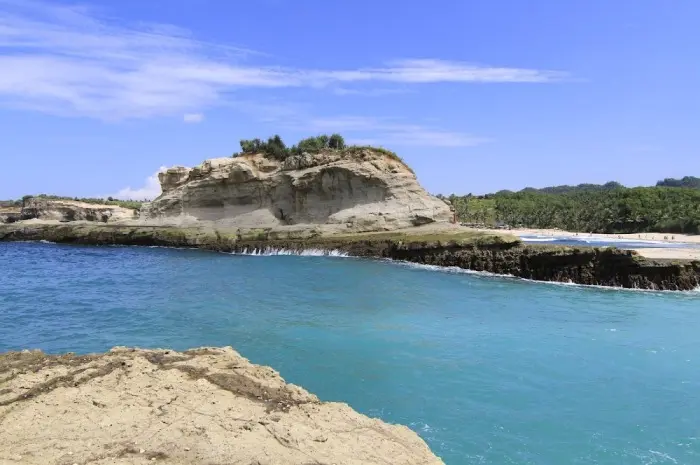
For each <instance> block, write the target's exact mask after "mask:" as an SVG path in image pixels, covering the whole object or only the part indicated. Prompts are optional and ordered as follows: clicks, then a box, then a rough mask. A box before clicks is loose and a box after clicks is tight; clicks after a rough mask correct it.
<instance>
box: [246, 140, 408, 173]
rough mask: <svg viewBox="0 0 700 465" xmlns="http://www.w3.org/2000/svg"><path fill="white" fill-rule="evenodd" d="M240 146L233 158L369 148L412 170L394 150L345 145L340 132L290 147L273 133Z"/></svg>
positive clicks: (350, 152) (349, 153) (354, 153)
mask: <svg viewBox="0 0 700 465" xmlns="http://www.w3.org/2000/svg"><path fill="white" fill-rule="evenodd" d="M240 146H241V150H240V152H234V154H233V155H232V156H233V157H234V158H235V157H239V156H242V155H246V154H256V153H262V154H264V155H265V156H266V157H268V158H272V159H274V160H280V161H283V160H285V159H286V158H287V157H290V156H293V155H302V154H304V153H310V154H314V153H320V152H327V151H333V152H337V153H340V154H341V155H343V156H357V155H360V154H361V153H362V152H363V151H366V150H371V151H374V152H378V153H381V154H383V155H386V156H388V157H389V158H391V159H393V160H396V161H398V162H400V163H402V164H403V165H404V166H406V168H408V169H409V170H410V171H411V172H413V170H412V169H411V168H410V167H409V166H408V165H407V164H406V162H404V161H403V159H402V158H401V157H399V156H398V155H397V154H396V153H395V152H392V151H391V150H387V149H385V148H383V147H373V146H369V145H347V144H346V143H345V138H344V137H343V136H341V135H340V134H330V135H328V134H320V135H318V136H313V137H307V138H306V139H302V140H300V141H299V142H297V143H296V144H294V145H292V146H291V147H288V146H287V144H285V142H284V141H283V140H282V138H281V137H280V136H279V135H277V134H275V135H274V136H271V137H268V138H267V140H263V139H257V138H256V139H242V140H241V141H240Z"/></svg>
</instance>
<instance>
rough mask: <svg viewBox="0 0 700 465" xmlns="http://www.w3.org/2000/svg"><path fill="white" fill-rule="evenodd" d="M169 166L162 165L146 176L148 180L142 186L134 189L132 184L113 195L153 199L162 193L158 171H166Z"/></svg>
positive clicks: (134, 198)
mask: <svg viewBox="0 0 700 465" xmlns="http://www.w3.org/2000/svg"><path fill="white" fill-rule="evenodd" d="M166 169H167V167H165V166H161V167H160V168H159V169H158V171H156V172H155V173H153V174H152V175H151V176H149V177H147V178H146V182H145V183H144V185H143V186H142V187H139V188H136V189H133V188H132V187H131V186H129V187H125V188H124V189H121V190H120V191H119V192H117V193H116V194H114V195H112V197H114V198H116V199H119V200H145V199H147V200H153V199H155V198H156V197H158V196H159V195H160V194H161V189H160V181H159V180H158V173H162V172H163V171H165V170H166Z"/></svg>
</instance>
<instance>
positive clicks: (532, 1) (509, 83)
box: [0, 0, 700, 199]
mask: <svg viewBox="0 0 700 465" xmlns="http://www.w3.org/2000/svg"><path fill="white" fill-rule="evenodd" d="M166 5H167V6H166ZM698 24H700V2H698V1H697V0H673V1H669V0H645V1H638V0H615V1H610V0H586V1H575V0H569V1H565V0H561V1H554V0H528V1H521V0H488V1H486V0H433V1H430V2H423V1H414V2H409V1H399V0H248V1H242V0H235V1H234V0H169V1H168V2H167V4H166V2H162V1H156V0H120V1H118V2H117V1H114V0H86V1H83V2H81V3H75V2H67V1H63V0H53V1H35V0H0V144H1V145H0V199H11V198H19V197H21V196H22V195H25V194H38V193H47V194H56V195H69V196H78V197H93V196H95V197H101V196H108V195H111V196H115V197H120V198H137V199H141V198H152V197H155V196H157V195H158V193H159V185H158V182H157V176H156V174H157V172H158V171H159V170H161V169H163V167H169V166H175V165H184V166H194V165H197V164H199V163H201V162H202V161H203V160H205V159H207V158H215V157H223V156H230V155H231V154H232V153H233V152H235V151H237V150H238V148H239V140H240V139H242V138H246V139H249V138H254V137H260V138H266V137H268V136H270V135H272V134H280V135H281V136H282V138H283V139H284V140H285V141H286V142H287V143H288V144H289V145H291V144H292V143H294V142H296V141H297V140H299V139H301V138H303V137H307V136H311V135H317V134H321V133H333V132H339V133H341V134H343V135H344V136H345V138H346V140H347V141H348V142H352V143H362V144H364V143H369V144H374V145H379V146H383V147H386V148H389V149H391V150H393V151H395V152H397V153H398V154H399V155H400V156H402V158H404V160H405V161H406V162H407V163H408V164H409V165H411V166H412V167H413V168H414V170H415V171H416V173H417V176H418V179H419V181H420V182H421V184H422V185H423V186H424V187H425V188H426V189H427V190H429V191H430V192H431V193H434V194H437V193H442V194H446V195H448V194H451V193H456V194H467V193H474V194H480V193H488V192H494V191H497V190H500V189H512V190H517V189H522V188H524V187H527V186H532V187H544V186H548V185H559V184H578V183H583V182H592V183H603V182H606V181H610V180H616V181H619V182H622V183H623V184H625V185H631V186H632V185H649V184H654V183H655V182H656V181H657V180H659V179H662V178H665V177H682V176H685V175H696V176H697V175H700V150H699V149H700V47H698V44H700V27H698V26H697V25H698Z"/></svg>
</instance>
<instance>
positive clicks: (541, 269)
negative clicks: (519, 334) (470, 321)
mask: <svg viewBox="0 0 700 465" xmlns="http://www.w3.org/2000/svg"><path fill="white" fill-rule="evenodd" d="M39 240H46V241H51V242H56V243H63V244H84V245H138V246H167V247H194V248H201V249H206V250H213V251H219V252H233V253H243V252H250V251H253V250H266V249H268V250H272V249H277V250H279V249H285V250H290V251H302V250H306V249H320V250H326V251H340V252H343V253H347V254H348V255H351V256H357V257H368V258H386V259H392V260H402V261H408V262H413V263H420V264H426V265H436V266H445V267H459V268H463V269H470V270H474V271H486V272H490V273H497V274H504V275H512V276H515V277H519V278H525V279H532V280H536V281H555V282H567V283H569V282H570V283H576V284H584V285H598V286H613V287H622V288H631V289H652V290H672V291H689V290H694V289H697V288H698V287H699V286H700V262H699V261H682V260H674V261H671V260H650V259H646V258H644V257H641V256H639V255H637V254H636V253H635V252H633V251H629V250H619V249H611V248H594V247H581V248H576V247H565V246H540V245H523V244H522V243H521V242H520V241H518V240H516V239H514V238H509V237H508V236H498V235H475V236H473V237H467V238H466V239H465V238H464V237H463V236H460V235H459V234H457V233H443V234H428V235H425V234H419V233H418V232H416V233H415V234H406V233H403V234H393V233H387V234H382V233H379V234H367V235H363V234H355V235H345V236H342V235H330V236H325V235H314V234H313V233H312V232H309V231H305V232H301V233H296V234H295V233H289V234H286V235H282V234H279V233H273V232H269V231H267V232H266V231H248V232H245V233H242V232H241V231H240V230H220V229H212V228H196V227H190V228H181V227H172V226H152V225H151V226H146V225H123V224H91V223H77V222H76V223H64V224H28V223H24V224H22V223H14V224H10V225H0V241H39Z"/></svg>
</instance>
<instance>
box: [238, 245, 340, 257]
mask: <svg viewBox="0 0 700 465" xmlns="http://www.w3.org/2000/svg"><path fill="white" fill-rule="evenodd" d="M233 255H247V256H251V257H276V256H280V255H296V256H300V257H343V258H345V257H349V255H348V254H347V253H345V252H342V251H340V250H324V249H301V250H295V249H284V248H282V249H281V248H276V247H265V248H253V249H243V251H242V252H233Z"/></svg>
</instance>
